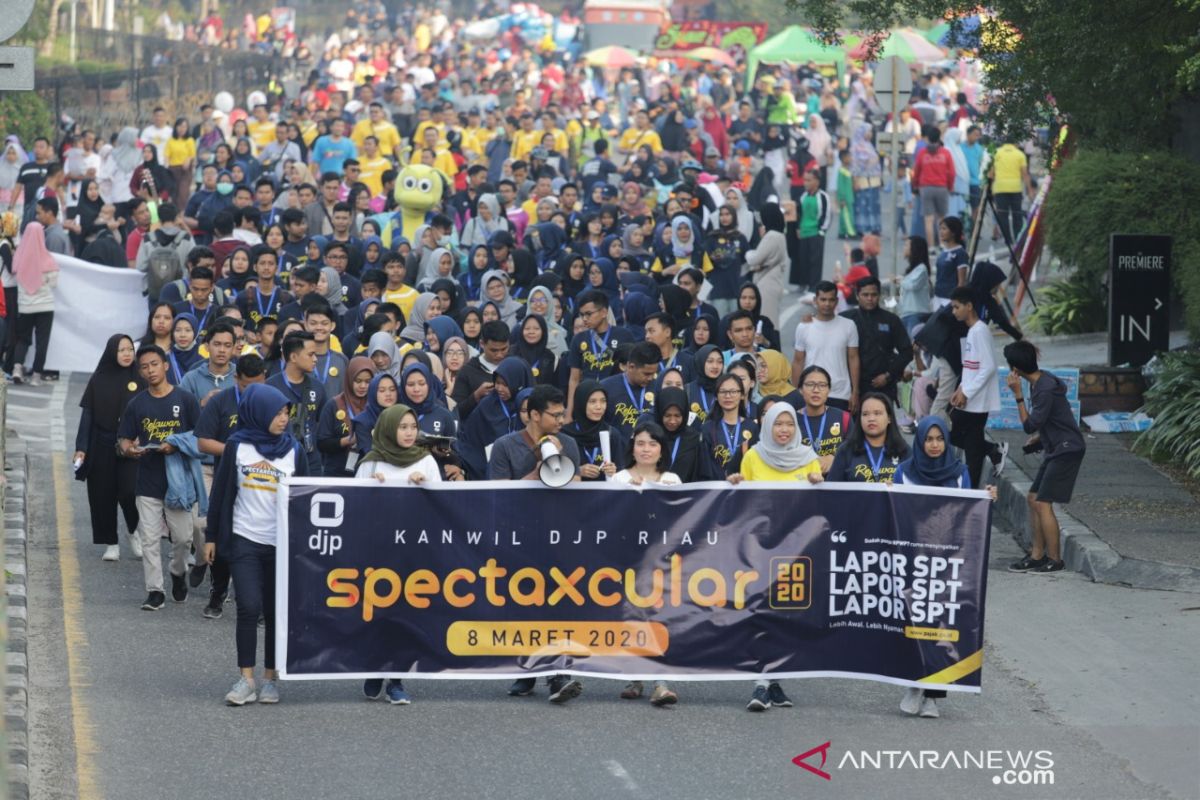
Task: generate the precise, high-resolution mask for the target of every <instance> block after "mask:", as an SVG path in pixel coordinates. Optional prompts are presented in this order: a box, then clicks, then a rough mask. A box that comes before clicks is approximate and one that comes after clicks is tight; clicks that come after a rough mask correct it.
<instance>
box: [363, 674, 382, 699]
mask: <svg viewBox="0 0 1200 800" xmlns="http://www.w3.org/2000/svg"><path fill="white" fill-rule="evenodd" d="M363 697H365V698H367V699H368V700H378V699H379V698H380V697H383V678H367V679H366V680H365V681H363Z"/></svg>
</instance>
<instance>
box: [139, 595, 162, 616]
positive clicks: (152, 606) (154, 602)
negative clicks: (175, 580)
mask: <svg viewBox="0 0 1200 800" xmlns="http://www.w3.org/2000/svg"><path fill="white" fill-rule="evenodd" d="M166 604H167V596H166V595H165V594H163V593H162V592H151V593H150V594H148V595H146V600H145V601H144V602H143V603H142V611H158V610H160V609H161V608H162V607H163V606H164V605H166Z"/></svg>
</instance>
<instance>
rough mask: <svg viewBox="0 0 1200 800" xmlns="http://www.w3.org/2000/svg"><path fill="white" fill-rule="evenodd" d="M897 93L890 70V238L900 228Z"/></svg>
mask: <svg viewBox="0 0 1200 800" xmlns="http://www.w3.org/2000/svg"><path fill="white" fill-rule="evenodd" d="M899 93H900V75H899V74H898V73H897V72H896V71H895V70H892V139H891V141H890V142H889V143H888V159H889V169H891V171H892V175H891V177H892V198H891V206H892V236H895V235H896V231H897V230H899V228H900V225H899V219H897V217H898V216H899V214H900V205H899V204H898V203H897V202H896V201H897V200H898V197H897V195H898V194H899V192H900V178H899V170H898V167H899V165H900V153H899V147H898V143H899V139H900V114H899V112H898V111H897V109H896V105H897V101H898V100H899V99H900V98H899V97H898V96H897V95H898V94H899ZM899 244H900V243H899V242H893V243H892V277H893V278H894V277H896V276H897V275H899V274H900V273H899V271H898V268H897V263H898V261H899V258H900V253H899V248H898V247H897V245H899Z"/></svg>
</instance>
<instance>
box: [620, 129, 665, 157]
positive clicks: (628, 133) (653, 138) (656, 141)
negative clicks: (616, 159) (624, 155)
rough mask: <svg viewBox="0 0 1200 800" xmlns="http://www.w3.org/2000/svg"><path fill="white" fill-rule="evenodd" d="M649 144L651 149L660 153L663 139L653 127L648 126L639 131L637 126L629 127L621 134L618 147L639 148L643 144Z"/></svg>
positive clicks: (622, 148) (623, 148) (624, 148)
mask: <svg viewBox="0 0 1200 800" xmlns="http://www.w3.org/2000/svg"><path fill="white" fill-rule="evenodd" d="M644 144H645V145H649V146H650V149H651V150H652V151H653V152H655V153H659V152H661V151H662V139H660V138H658V133H657V131H655V130H654V129H653V128H647V129H646V130H644V131H639V130H638V129H637V128H627V129H626V130H625V132H624V133H622V134H621V139H620V140H619V141H618V142H617V147H618V148H619V149H621V150H631V151H632V150H637V149H638V148H639V147H641V146H642V145H644Z"/></svg>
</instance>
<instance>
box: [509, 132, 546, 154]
mask: <svg viewBox="0 0 1200 800" xmlns="http://www.w3.org/2000/svg"><path fill="white" fill-rule="evenodd" d="M541 142H542V131H538V130H533V131H528V132H527V131H517V132H516V134H514V135H513V145H512V155H511V158H512V160H513V161H528V160H529V154H530V153H532V152H533V148H535V147H537V146H538V145H539V144H541Z"/></svg>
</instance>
